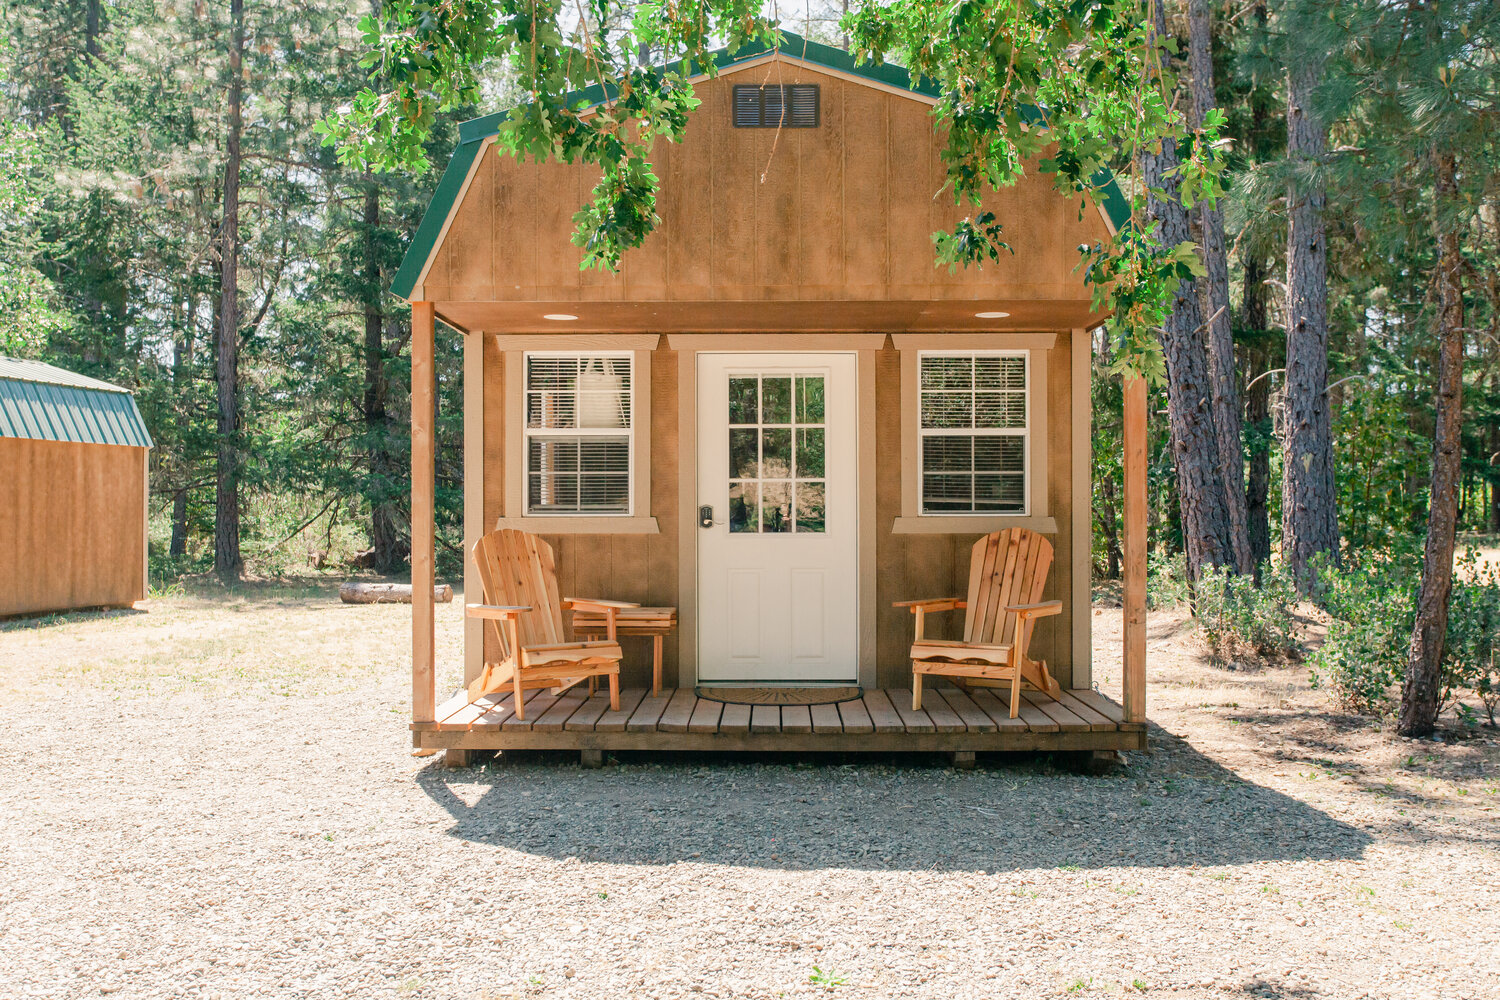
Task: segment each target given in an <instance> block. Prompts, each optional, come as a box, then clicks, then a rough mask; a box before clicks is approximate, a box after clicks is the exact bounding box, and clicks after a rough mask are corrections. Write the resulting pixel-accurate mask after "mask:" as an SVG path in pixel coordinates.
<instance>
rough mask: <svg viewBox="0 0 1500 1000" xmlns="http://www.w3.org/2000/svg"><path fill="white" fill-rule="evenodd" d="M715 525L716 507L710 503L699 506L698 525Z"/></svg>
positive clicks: (702, 526)
mask: <svg viewBox="0 0 1500 1000" xmlns="http://www.w3.org/2000/svg"><path fill="white" fill-rule="evenodd" d="M713 526H714V509H713V508H712V507H710V506H709V505H708V504H704V505H703V506H702V507H699V508H698V527H700V528H712V527H713Z"/></svg>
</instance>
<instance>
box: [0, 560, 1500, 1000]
mask: <svg viewBox="0 0 1500 1000" xmlns="http://www.w3.org/2000/svg"><path fill="white" fill-rule="evenodd" d="M461 606H462V604H461V600H460V601H458V602H455V604H454V605H452V606H448V607H446V608H442V609H440V619H439V624H440V629H442V630H443V634H444V636H445V639H444V642H445V646H444V650H445V651H446V652H447V653H448V654H449V659H450V662H452V654H453V653H454V652H455V648H454V645H453V644H454V643H456V641H457V639H456V633H457V632H458V618H457V613H458V609H459V608H461ZM1117 617H1118V614H1117V612H1112V611H1104V612H1101V613H1099V617H1097V618H1096V619H1095V621H1096V624H1097V625H1098V626H1099V629H1098V631H1099V633H1100V634H1099V638H1098V647H1099V652H1098V658H1099V660H1100V662H1101V663H1106V664H1107V663H1109V662H1111V659H1112V658H1113V659H1115V660H1117V658H1118V630H1117V626H1116V624H1115V622H1116V619H1117ZM407 621H408V618H407V616H406V614H405V609H397V608H391V607H364V608H344V607H342V606H339V605H336V604H332V603H331V602H330V601H329V599H328V593H327V588H324V590H323V591H322V592H321V593H316V594H314V593H312V592H310V591H309V592H305V593H304V592H297V593H293V592H284V591H276V590H270V589H267V590H265V591H264V592H254V591H252V592H251V593H250V595H249V596H244V597H240V598H236V599H233V600H226V599H217V600H212V599H206V598H191V597H181V598H173V599H168V600H161V601H155V602H151V603H150V604H149V605H147V613H145V614H139V613H137V614H133V615H130V614H126V615H105V616H100V615H78V616H71V617H68V618H64V619H61V620H51V619H49V620H47V621H45V622H43V623H40V624H39V623H35V622H32V623H26V624H23V625H21V626H15V625H12V626H9V627H7V628H5V629H4V630H3V631H0V697H3V699H4V700H3V704H4V706H5V707H4V709H3V713H0V719H3V721H4V723H5V726H6V730H7V732H8V734H9V737H10V740H9V743H10V749H9V750H7V751H6V752H5V753H4V754H3V755H0V823H3V830H4V836H3V837H0V997H4V998H9V997H30V996H38V997H49V998H51V997H58V998H63V997H85V996H98V995H100V994H108V995H113V996H117V997H153V998H154V997H178V996H192V997H224V998H229V997H251V996H266V997H272V996H274V997H345V996H360V997H434V998H439V997H440V998H447V997H462V998H502V997H546V998H578V1000H586V998H590V1000H591V998H611V1000H613V998H622V997H659V998H678V997H697V996H707V997H743V998H762V997H765V998H770V997H810V996H830V995H831V996H837V997H861V998H863V997H868V998H887V997H926V998H944V1000H946V998H964V1000H967V998H985V997H1045V996H1080V997H1090V996H1105V995H1121V994H1129V995H1136V994H1145V995H1163V996H1165V995H1171V996H1174V997H1241V996H1261V997H1287V998H1291V997H1298V998H1301V997H1336V998H1345V997H1349V998H1354V997H1367V996H1368V997H1392V998H1401V1000H1409V998H1422V997H1444V998H1448V997H1452V998H1469V997H1500V891H1497V890H1500V815H1497V805H1500V746H1497V744H1500V741H1497V740H1496V739H1495V738H1494V736H1495V734H1494V733H1493V731H1484V730H1481V735H1480V737H1479V738H1474V739H1468V740H1465V741H1461V742H1443V743H1431V742H1428V743H1421V744H1413V743H1407V742H1403V741H1400V740H1397V739H1394V738H1392V737H1390V736H1389V735H1387V734H1384V733H1382V732H1380V731H1379V728H1378V726H1377V725H1375V724H1373V723H1372V722H1371V721H1370V720H1365V719H1357V718H1347V717H1338V716H1330V715H1328V714H1327V711H1326V705H1325V704H1324V703H1323V701H1322V698H1321V696H1320V695H1319V694H1318V693H1316V692H1312V691H1310V690H1308V688H1307V685H1306V683H1305V676H1306V671H1305V670H1304V669H1302V668H1298V667H1287V668H1260V669H1256V670H1242V671H1233V672H1228V671H1217V670H1212V669H1210V668H1208V667H1207V666H1206V665H1205V664H1204V663H1203V660H1202V657H1201V656H1200V655H1199V654H1198V646H1197V643H1196V640H1195V639H1194V637H1193V636H1192V635H1191V633H1190V631H1189V630H1188V629H1187V628H1186V627H1185V626H1184V624H1183V622H1182V616H1181V615H1180V614H1172V613H1165V614H1154V615H1153V618H1152V639H1151V642H1152V671H1153V688H1152V691H1151V706H1152V715H1153V720H1154V722H1155V723H1156V726H1154V727H1153V730H1152V744H1153V747H1152V750H1151V751H1150V752H1149V753H1146V754H1133V755H1131V757H1130V760H1129V761H1128V764H1127V766H1126V767H1125V768H1123V769H1121V770H1118V771H1116V772H1115V773H1114V774H1112V775H1109V776H1105V777H1085V776H1080V775H1076V774H1072V773H1069V772H1067V771H1066V770H1061V769H1057V768H1054V767H1053V766H1052V763H1051V762H1049V761H1048V760H1046V759H1038V758H1032V757H1015V758H1001V759H997V760H993V761H982V762H981V767H980V768H979V769H977V770H975V771H972V772H955V771H952V770H950V769H947V768H945V767H944V766H942V761H941V760H938V759H936V758H923V757H911V758H881V759H876V760H869V759H860V760H854V759H842V760H829V761H824V760H807V761H804V760H797V759H786V760H776V761H766V760H764V759H761V760H747V759H715V760H711V761H703V760H696V759H681V758H664V757H660V756H656V757H632V756H628V755H627V756H626V757H625V758H624V759H622V760H620V761H618V762H615V763H613V764H611V766H609V767H606V768H605V769H603V770H599V771H585V770H581V769H579V768H578V766H577V763H576V758H574V757H569V756H568V755H561V754H559V755H532V756H526V757H520V758H517V759H506V760H503V761H501V760H492V761H488V762H485V763H482V764H480V765H476V766H473V767H470V768H464V769H458V770H448V769H446V768H444V767H443V766H442V764H441V763H440V758H428V759H418V758H413V757H411V756H410V753H409V742H408V736H407V732H406V728H405V717H404V712H405V704H404V696H405V690H406V683H407V680H406V677H405V675H404V670H405V667H404V662H403V655H404V651H405V639H404V636H405V628H406V625H407ZM1111 672H1112V671H1111V670H1110V669H1109V668H1108V667H1104V668H1101V669H1100V670H1099V674H1100V680H1101V686H1102V687H1105V688H1106V689H1109V684H1110V683H1111V681H1110V676H1109V675H1110V673H1111ZM1113 673H1114V674H1115V677H1114V681H1113V683H1114V684H1115V685H1116V686H1117V685H1118V671H1117V669H1115V670H1114V671H1113ZM1486 733H1487V737H1488V738H1486Z"/></svg>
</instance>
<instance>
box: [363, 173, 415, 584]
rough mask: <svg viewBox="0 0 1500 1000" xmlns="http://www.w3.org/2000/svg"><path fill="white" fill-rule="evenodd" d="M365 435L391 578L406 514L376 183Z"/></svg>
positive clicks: (371, 185)
mask: <svg viewBox="0 0 1500 1000" xmlns="http://www.w3.org/2000/svg"><path fill="white" fill-rule="evenodd" d="M364 226H365V240H364V244H365V252H364V255H365V269H364V272H365V273H364V278H365V281H364V284H365V289H364V292H365V343H364V360H365V386H364V421H365V436H366V439H367V440H368V441H369V463H370V469H369V478H368V480H367V484H366V496H367V498H368V501H369V504H370V547H371V548H372V549H373V550H374V566H375V568H376V569H378V570H379V571H380V572H382V573H389V572H391V571H392V570H393V569H395V568H396V567H398V566H400V565H401V564H402V563H404V562H405V561H406V540H405V537H404V535H403V533H402V530H401V512H400V509H399V507H398V506H397V503H396V496H397V490H396V484H395V482H394V481H393V477H392V472H393V465H394V463H393V461H392V458H391V449H390V437H391V426H390V420H389V419H388V417H387V414H386V395H387V390H388V386H387V383H386V377H385V365H386V356H385V323H386V316H385V311H384V309H383V308H382V307H381V301H380V283H381V282H380V278H381V276H380V248H379V246H378V242H377V239H376V236H377V233H378V232H379V230H380V186H379V185H378V184H376V183H375V181H374V179H373V178H368V179H367V180H366V184H365V204H364Z"/></svg>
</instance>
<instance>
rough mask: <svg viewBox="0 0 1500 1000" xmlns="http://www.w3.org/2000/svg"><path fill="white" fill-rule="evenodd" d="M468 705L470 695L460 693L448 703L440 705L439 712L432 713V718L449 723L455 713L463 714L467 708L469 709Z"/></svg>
mask: <svg viewBox="0 0 1500 1000" xmlns="http://www.w3.org/2000/svg"><path fill="white" fill-rule="evenodd" d="M468 705H469V696H468V694H467V693H465V692H463V691H460V692H458V693H457V694H455V695H454V696H453V697H452V698H449V699H448V700H447V701H445V702H443V703H442V704H441V705H439V706H438V707H437V710H436V711H434V712H433V713H432V717H433V719H434V720H436V721H438V722H447V721H448V720H449V719H450V718H452V717H453V715H454V713H456V712H462V711H463V710H464V709H465V708H467V707H468Z"/></svg>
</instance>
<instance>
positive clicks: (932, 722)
mask: <svg viewBox="0 0 1500 1000" xmlns="http://www.w3.org/2000/svg"><path fill="white" fill-rule="evenodd" d="M1007 699H1008V695H1007V693H1006V692H1005V691H1004V690H1003V689H1001V690H997V691H996V692H994V693H991V692H989V691H973V692H970V693H968V694H965V693H964V692H962V691H959V690H958V689H957V688H951V687H939V688H931V687H929V688H927V689H925V690H924V691H923V693H922V702H923V706H922V710H921V711H912V708H911V692H910V691H909V690H904V689H880V690H873V691H868V692H866V693H865V695H864V697H862V698H860V699H859V700H857V701H847V702H843V703H841V704H837V705H812V706H807V705H785V706H779V707H778V706H774V705H756V706H753V707H752V706H749V705H725V704H723V703H721V702H717V701H711V700H709V699H706V698H699V697H698V696H697V695H696V694H695V693H694V692H693V691H692V689H690V688H677V689H669V690H663V691H662V693H661V694H660V695H659V696H652V695H651V693H650V692H649V691H648V690H645V689H641V688H634V689H627V690H624V691H621V692H620V710H619V711H618V712H614V711H610V708H609V694H608V693H607V692H604V691H601V692H600V693H599V694H596V695H594V696H592V697H590V696H589V694H588V692H587V690H586V689H574V690H572V691H569V692H567V693H565V694H563V695H562V696H561V697H559V696H557V695H554V694H553V693H552V692H551V691H545V690H544V691H531V692H527V697H526V699H525V706H526V709H525V710H526V719H525V720H521V719H517V718H516V717H515V712H514V710H513V705H512V699H511V696H510V695H508V694H507V695H504V696H501V695H498V694H497V695H494V696H489V697H485V698H481V699H480V700H479V701H477V702H475V703H474V704H472V705H466V704H465V703H464V699H463V697H461V696H457V697H454V698H452V699H450V700H449V701H448V702H446V703H444V704H443V705H440V706H439V707H438V710H437V713H436V715H437V718H438V720H439V721H437V722H417V723H412V726H411V729H412V744H413V746H416V747H418V748H422V749H455V750H704V751H711V750H750V751H757V750H759V751H787V750H790V751H829V752H849V751H874V752H892V751H995V750H1002V751H1003V750H1013V751H1014V750H1138V749H1142V748H1144V747H1145V745H1146V725H1145V723H1141V722H1126V721H1124V719H1125V713H1124V711H1123V710H1122V709H1121V707H1120V705H1119V704H1118V703H1116V702H1114V701H1112V700H1111V699H1109V698H1107V697H1105V696H1104V695H1102V694H1100V693H1099V692H1097V691H1081V690H1080V691H1064V692H1063V695H1062V697H1061V698H1060V699H1058V700H1057V701H1054V700H1052V699H1051V698H1049V697H1047V696H1046V695H1044V694H1039V693H1035V692H1031V691H1025V692H1023V694H1022V700H1021V709H1020V717H1019V718H1015V719H1012V718H1010V714H1009V708H1008V704H1007Z"/></svg>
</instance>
